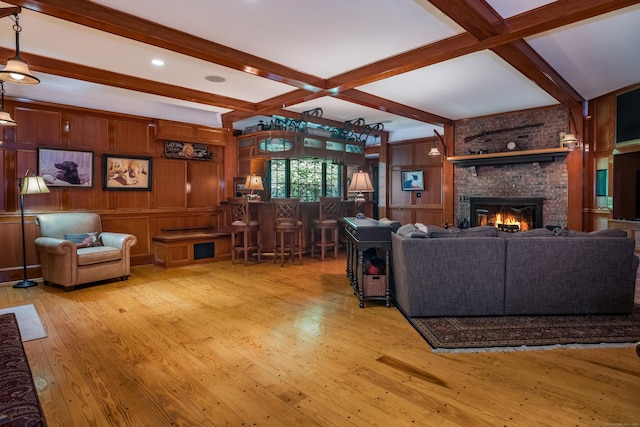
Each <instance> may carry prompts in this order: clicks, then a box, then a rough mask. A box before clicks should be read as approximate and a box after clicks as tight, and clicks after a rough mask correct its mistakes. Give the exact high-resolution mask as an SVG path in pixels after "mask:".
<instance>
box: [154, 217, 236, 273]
mask: <svg viewBox="0 0 640 427" xmlns="http://www.w3.org/2000/svg"><path fill="white" fill-rule="evenodd" d="M161 231H162V233H161V234H159V235H157V236H155V237H153V238H152V239H151V240H152V241H153V254H154V263H155V264H156V265H159V266H161V267H164V268H171V267H179V266H183V265H191V264H202V263H207V262H213V261H221V260H225V259H231V234H230V233H220V232H215V231H213V228H212V227H196V228H163V229H162V230H161Z"/></svg>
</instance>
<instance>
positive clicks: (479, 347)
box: [407, 305, 640, 353]
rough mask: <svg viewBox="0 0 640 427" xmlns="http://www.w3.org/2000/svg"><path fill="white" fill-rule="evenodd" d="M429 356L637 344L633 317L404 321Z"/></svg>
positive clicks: (637, 317)
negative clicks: (426, 346)
mask: <svg viewBox="0 0 640 427" xmlns="http://www.w3.org/2000/svg"><path fill="white" fill-rule="evenodd" d="M407 319H408V320H409V322H410V323H411V324H412V325H413V327H414V328H415V329H416V330H417V331H418V332H419V333H420V334H421V335H422V337H423V338H424V339H425V340H426V341H427V342H428V343H429V345H430V346H431V347H432V349H433V351H434V352H455V353H463V352H480V351H522V350H546V349H554V348H589V347H622V346H624V347H627V346H629V347H631V346H634V345H635V343H636V342H638V341H640V306H638V305H636V306H635V307H634V311H633V313H632V314H620V315H567V316H487V317H413V318H407Z"/></svg>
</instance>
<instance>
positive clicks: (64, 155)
mask: <svg viewBox="0 0 640 427" xmlns="http://www.w3.org/2000/svg"><path fill="white" fill-rule="evenodd" d="M37 173H38V175H40V176H42V178H43V179H44V181H45V182H46V183H47V186H49V187H78V188H93V152H92V151H78V150H63V149H58V148H38V172H37Z"/></svg>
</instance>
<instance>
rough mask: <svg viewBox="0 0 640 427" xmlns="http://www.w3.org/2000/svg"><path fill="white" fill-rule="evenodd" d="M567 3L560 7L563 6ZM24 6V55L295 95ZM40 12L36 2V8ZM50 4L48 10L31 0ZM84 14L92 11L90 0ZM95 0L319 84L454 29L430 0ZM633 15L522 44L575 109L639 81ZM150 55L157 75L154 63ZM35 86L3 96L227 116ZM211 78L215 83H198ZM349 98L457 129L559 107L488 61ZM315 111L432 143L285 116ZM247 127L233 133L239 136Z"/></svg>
mask: <svg viewBox="0 0 640 427" xmlns="http://www.w3.org/2000/svg"><path fill="white" fill-rule="evenodd" d="M560 1H566V0H560ZM23 3H29V2H11V4H10V3H9V2H6V3H3V2H0V7H10V6H13V4H20V5H22V6H23V10H22V13H20V24H21V26H22V29H23V30H22V33H21V35H20V49H21V52H22V53H23V55H24V56H28V54H34V55H40V56H43V57H47V58H54V59H57V60H63V61H67V62H71V63H75V64H80V65H85V66H90V67H94V68H99V69H104V70H108V71H112V72H117V73H120V74H125V75H129V76H135V77H140V78H145V79H149V80H154V81H157V82H161V83H166V84H171V85H177V86H181V87H184V88H188V89H194V90H198V91H203V92H208V93H213V94H217V95H222V96H226V97H230V98H234V99H238V100H244V101H247V102H250V103H260V102H263V101H266V100H268V99H270V98H273V97H276V96H279V95H284V94H286V93H289V92H291V91H294V90H296V88H295V87H293V86H290V85H288V84H284V83H280V82H276V81H273V80H270V79H267V78H263V77H259V76H256V75H253V74H251V73H250V72H243V71H238V70H234V69H231V68H227V67H224V66H220V65H217V64H213V63H210V62H206V61H203V60H200V59H196V58H192V57H189V56H186V55H182V54H179V53H175V52H172V51H168V50H165V49H161V48H158V47H155V46H150V45H146V44H143V43H140V42H137V41H134V40H130V39H127V38H124V37H120V36H117V35H112V34H108V33H105V32H102V31H98V30H94V29H91V28H88V27H85V26H81V25H78V24H75V23H71V22H67V21H64V20H61V19H58V18H54V17H51V16H47V15H44V14H42V13H40V12H36V11H34V10H30V9H29V7H30V6H29V4H23ZM34 3H38V2H34ZM41 3H47V1H41ZM86 3H90V2H86ZM95 3H98V4H101V5H103V6H107V7H109V8H113V9H117V10H120V11H123V12H126V13H129V14H131V15H134V16H137V17H140V18H144V19H147V20H150V21H154V22H156V23H159V24H162V25H165V26H167V27H171V28H174V29H176V30H179V31H183V32H185V33H188V34H191V35H194V36H197V37H200V38H202V39H205V40H209V41H213V42H215V43H218V44H221V45H224V46H228V47H230V48H232V49H236V50H239V51H242V52H245V53H249V54H252V55H255V56H258V57H261V58H264V59H268V60H270V61H273V62H276V63H279V64H282V65H285V66H287V67H289V68H291V69H293V70H297V71H301V72H304V73H307V74H310V75H314V76H317V77H319V78H322V79H329V78H332V77H334V76H336V75H339V74H342V73H345V72H348V71H350V70H353V69H356V68H359V67H362V66H366V65H368V64H372V63H374V62H377V61H380V60H382V59H385V58H388V57H392V56H394V55H397V54H399V53H402V52H407V51H410V50H413V49H416V48H419V47H421V46H425V45H428V44H430V43H433V42H436V41H439V40H443V39H446V38H448V37H451V36H455V35H457V34H461V33H463V32H464V30H463V29H462V28H461V27H460V26H458V25H457V24H456V23H455V22H453V21H452V20H451V19H449V18H448V17H447V16H445V15H443V14H442V13H441V12H439V11H438V10H437V9H435V8H434V7H433V6H432V5H430V4H429V3H428V2H427V1H426V0H393V1H390V0H348V1H345V0H323V1H321V2H318V1H312V0H297V1H293V0H234V1H228V0H182V1H180V2H169V1H165V0H136V1H131V0H100V1H96V2H95ZM487 3H488V4H489V5H490V6H491V7H493V8H494V9H495V11H497V12H498V13H499V14H500V15H501V16H502V17H503V18H507V17H511V16H514V15H517V14H519V13H522V12H526V11H529V10H531V9H534V8H537V7H540V6H543V5H545V4H548V3H552V2H550V1H544V0H518V1H514V0H487ZM638 23H640V5H639V4H635V5H633V6H630V7H627V8H625V9H621V10H619V11H616V12H612V13H609V14H607V15H602V16H599V17H595V18H591V19H588V20H585V21H581V22H578V23H574V24H570V25H567V26H565V27H561V28H559V29H555V30H552V31H548V32H545V33H542V34H537V35H535V36H532V37H529V38H527V39H526V41H527V42H528V43H529V44H530V46H531V47H532V48H533V49H534V50H535V51H536V52H537V53H538V54H539V55H540V56H541V57H542V58H543V59H544V60H546V61H547V62H548V63H549V64H550V65H551V66H552V67H553V68H554V69H555V70H556V71H557V72H558V73H559V74H560V75H561V76H562V77H563V78H564V79H565V80H566V81H567V82H568V83H569V84H570V85H571V86H572V87H573V88H574V89H575V90H576V91H577V92H578V94H579V95H581V96H582V97H583V98H584V99H587V100H588V99H593V98H595V97H598V96H601V95H603V94H606V93H609V92H612V91H614V90H618V89H621V88H624V87H627V86H630V85H633V84H636V83H639V82H640V54H638V46H640V25H638ZM12 26H13V22H12V21H11V19H10V18H9V17H5V18H3V19H2V20H0V47H4V48H7V49H11V50H13V49H15V36H14V32H13V29H12ZM154 58H161V59H163V60H164V61H165V65H164V66H163V67H156V66H153V65H152V64H151V60H152V59H154ZM34 74H36V75H37V76H38V77H39V78H40V80H41V84H39V85H35V86H27V85H15V84H9V83H7V84H5V89H6V94H7V96H8V97H11V98H28V99H33V100H40V101H47V102H56V103H60V104H65V105H73V106H80V107H86V108H94V109H100V110H106V111H114V112H121V113H126V114H134V115H140V116H145V117H150V118H160V119H168V120H177V121H184V122H191V123H198V124H203V125H207V126H214V127H220V126H222V122H221V115H222V114H224V113H228V112H230V111H231V110H230V109H228V108H222V107H216V106H211V105H205V104H199V103H195V102H190V101H184V100H178V99H173V98H169V97H163V96H159V95H152V94H145V93H142V92H136V91H132V90H127V89H120V88H117V87H113V86H107V85H101V84H95V83H90V82H84V81H81V80H74V79H70V78H67V77H60V76H57V75H53V74H45V73H39V72H37V71H34ZM207 76H221V77H224V78H225V79H226V81H224V82H222V83H214V82H211V81H208V80H206V79H205V77H207ZM355 89H357V90H359V91H362V92H366V93H368V94H371V95H375V96H377V97H381V98H386V99H388V100H391V101H394V102H396V103H399V104H403V105H405V106H409V107H412V108H414V109H418V110H422V111H424V112H428V113H432V114H435V115H438V116H441V117H444V118H447V119H451V120H457V119H463V118H469V117H477V116H483V115H488V114H496V113H502V112H507V111H514V110H520V109H525V108H533V107H541V106H548V105H554V104H557V103H558V101H557V100H556V99H555V98H553V97H552V96H551V95H549V94H548V93H547V92H545V91H544V90H543V89H541V88H540V87H538V86H537V85H536V84H535V83H534V82H533V81H531V80H530V79H529V78H527V77H526V76H524V75H523V74H521V73H520V72H519V71H517V70H516V69H515V68H513V67H512V66H511V65H509V64H508V63H507V62H506V61H505V60H503V59H502V58H500V57H499V56H498V55H497V54H495V53H493V52H492V51H490V50H483V51H479V52H475V53H471V54H468V55H464V56H460V57H457V58H455V59H451V60H447V61H444V62H439V63H436V64H434V65H430V66H427V67H423V68H419V69H417V70H414V71H409V72H405V73H402V74H398V75H395V76H392V77H389V78H385V79H381V80H378V81H375V82H372V83H368V84H364V85H362V86H359V87H356V88H355ZM318 107H320V108H322V109H323V112H324V116H323V117H324V118H328V119H332V120H336V121H340V122H343V121H345V120H352V119H357V118H364V119H365V122H366V123H368V124H371V123H377V122H383V123H384V125H385V130H386V131H389V132H390V139H391V140H392V141H394V140H402V139H410V138H417V137H423V136H432V135H433V129H434V128H436V129H438V130H441V129H442V128H441V127H440V126H438V125H437V124H436V125H434V124H430V123H425V122H423V121H418V120H415V119H412V118H407V117H401V116H399V115H395V114H391V113H388V112H386V111H381V110H379V109H374V108H369V107H365V106H362V105H359V104H355V103H351V102H347V101H344V100H341V99H338V98H335V97H332V96H324V97H321V98H318V99H313V100H310V101H306V102H302V103H298V104H295V105H287V106H286V109H287V110H290V111H294V112H303V111H306V110H310V109H314V108H318ZM258 118H261V117H258V116H257V117H256V118H253V119H249V120H244V121H240V122H237V123H235V124H234V127H236V128H238V129H242V128H244V126H246V125H247V124H251V123H255V122H256V121H257V119H258Z"/></svg>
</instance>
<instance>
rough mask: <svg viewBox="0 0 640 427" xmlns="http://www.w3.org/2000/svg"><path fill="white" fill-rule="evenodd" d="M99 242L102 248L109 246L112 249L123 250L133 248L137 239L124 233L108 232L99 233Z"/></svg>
mask: <svg viewBox="0 0 640 427" xmlns="http://www.w3.org/2000/svg"><path fill="white" fill-rule="evenodd" d="M100 240H101V241H102V245H103V246H110V247H112V248H118V249H124V248H125V246H128V247H131V246H135V244H136V243H137V242H138V239H137V238H136V236H134V235H133V234H126V233H113V232H109V231H103V232H102V233H100Z"/></svg>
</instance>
